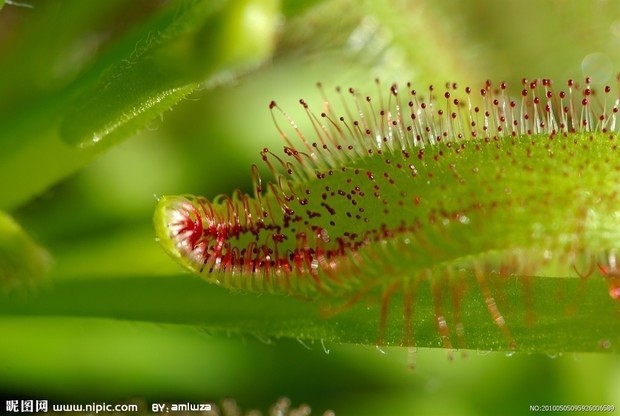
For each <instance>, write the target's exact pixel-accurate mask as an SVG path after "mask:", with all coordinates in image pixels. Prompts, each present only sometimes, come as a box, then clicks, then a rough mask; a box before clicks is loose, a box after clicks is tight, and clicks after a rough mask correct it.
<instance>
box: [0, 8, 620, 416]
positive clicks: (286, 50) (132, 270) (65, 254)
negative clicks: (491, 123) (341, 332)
mask: <svg viewBox="0 0 620 416" xmlns="http://www.w3.org/2000/svg"><path fill="white" fill-rule="evenodd" d="M23 1H24V2H26V0H23ZM28 3H29V4H30V5H32V6H33V7H32V8H24V7H18V6H14V5H8V4H7V5H4V7H3V8H2V9H1V10H0V63H1V65H0V125H1V126H2V128H1V129H0V130H2V131H0V194H2V195H0V203H1V205H0V209H4V210H6V211H7V212H8V213H9V214H11V216H12V217H13V218H14V219H15V220H16V221H17V223H19V224H20V225H21V227H22V228H23V229H24V230H25V232H27V233H28V234H29V235H30V236H31V237H32V239H33V240H35V241H36V242H37V243H38V244H39V245H41V246H42V247H45V248H46V249H47V250H48V251H49V253H50V255H51V257H52V258H53V262H52V265H51V276H50V277H49V278H48V279H47V280H46V281H45V282H43V283H41V284H36V283H32V284H30V285H29V286H28V287H27V288H25V289H24V288H21V289H18V290H4V291H3V295H2V296H3V297H4V298H3V300H2V301H1V302H4V303H6V302H7V301H6V300H4V299H14V298H16V297H17V298H19V299H20V301H22V302H23V304H25V305H26V307H25V308H23V309H21V310H20V311H19V312H15V311H12V310H11V309H10V308H4V309H2V310H1V311H0V312H1V313H2V315H0V391H2V398H14V397H34V398H49V399H54V400H59V401H63V402H76V401H81V400H86V401H90V400H104V399H105V400H108V402H109V401H111V400H117V401H120V400H124V399H131V398H136V397H137V398H145V399H146V400H172V401H176V400H179V401H181V400H192V401H215V402H217V401H219V400H221V399H223V398H225V397H233V398H235V399H236V400H237V402H238V403H239V404H240V405H241V406H242V407H243V408H244V409H249V408H258V409H263V410H264V409H267V407H268V406H269V405H270V404H271V403H274V402H275V401H276V399H277V398H278V397H281V396H288V397H290V398H291V400H292V402H293V404H295V405H298V404H300V403H303V402H306V403H309V404H310V405H311V406H312V408H313V410H314V411H315V412H317V414H321V412H323V411H324V410H326V409H332V410H334V411H336V413H337V414H351V415H374V414H461V415H478V414H506V415H509V414H515V415H516V414H525V413H528V412H529V405H531V404H613V405H615V406H616V407H617V408H620V359H619V358H618V357H617V356H614V355H596V354H564V355H558V356H555V355H554V356H547V355H521V354H515V355H512V356H509V357H508V356H505V355H504V354H501V353H490V354H483V353H477V352H475V351H470V352H468V356H467V358H461V356H460V355H459V354H457V356H456V359H455V360H454V361H452V362H450V361H448V360H447V358H446V353H445V352H444V351H442V350H419V351H418V352H417V368H416V370H415V372H413V373H410V372H408V371H407V351H406V350H404V349H398V348H389V349H386V351H385V353H381V352H379V351H378V350H376V349H374V348H370V347H360V346H349V345H336V344H330V343H327V344H326V345H324V346H323V345H321V344H320V343H315V344H304V343H302V342H297V341H295V340H287V339H263V338H259V337H256V336H253V335H247V336H240V335H238V334H229V333H226V331H225V330H223V331H203V330H201V329H200V328H196V327H191V326H184V325H169V324H153V323H147V322H139V321H127V320H122V319H121V320H115V319H113V316H112V317H111V318H112V319H94V318H90V317H84V316H80V312H79V311H77V312H76V313H75V314H74V315H71V314H68V315H69V316H58V315H50V316H42V315H41V313H40V312H37V313H34V312H32V313H29V309H28V305H29V304H32V305H36V302H37V296H39V295H40V294H45V293H47V292H48V291H50V290H51V288H53V287H54V285H58V284H62V282H73V281H79V280H82V281H86V282H88V281H89V280H92V281H97V280H105V279H124V278H127V277H132V276H148V277H149V278H152V279H157V278H162V279H165V278H167V277H170V276H175V275H177V274H180V269H179V267H178V266H177V265H176V264H175V263H174V262H173V261H171V260H170V259H169V258H168V257H167V256H166V255H165V254H164V253H163V252H162V251H161V250H160V248H159V247H158V245H157V244H156V242H155V241H154V235H153V229H152V224H151V217H152V213H153V208H154V205H155V196H157V195H165V194H179V193H195V194H200V195H205V196H208V197H214V196H215V195H217V194H221V193H225V194H230V193H231V191H232V190H234V189H237V188H238V189H241V190H244V191H246V192H251V177H250V166H251V164H253V163H257V164H258V161H259V159H260V157H259V151H260V150H261V149H262V148H263V147H265V146H269V147H272V148H276V149H277V148H278V147H279V146H280V145H281V142H280V140H281V139H280V138H279V136H278V134H277V131H276V129H275V128H274V126H273V122H272V120H271V116H270V114H269V110H268V103H269V102H270V100H272V99H275V100H277V102H278V103H279V105H280V106H281V107H282V108H284V109H285V110H286V111H287V112H288V113H289V114H291V116H292V117H293V118H294V119H295V120H298V121H300V124H301V125H302V127H301V129H302V131H303V120H305V116H304V115H303V113H302V112H301V108H300V106H299V104H298V103H297V102H298V100H299V99H300V98H304V99H306V101H308V102H309V103H310V104H311V105H314V106H315V108H317V107H318V106H319V105H320V103H321V101H320V98H319V97H320V96H319V94H318V91H317V90H316V88H315V84H316V82H317V81H321V82H322V83H323V85H324V86H325V87H326V89H327V90H328V91H331V90H332V88H333V87H335V86H337V85H339V86H343V87H349V86H356V87H361V88H364V87H366V88H367V89H368V88H374V86H373V85H372V83H373V80H374V78H375V77H380V78H381V79H382V80H384V81H385V82H386V83H387V82H393V81H396V82H401V83H402V82H406V81H411V82H412V83H413V84H414V85H419V86H420V88H424V87H425V86H426V85H427V84H429V83H435V84H438V85H443V84H444V83H445V82H446V81H457V82H459V84H461V85H465V84H467V85H472V86H478V85H480V84H481V83H482V82H484V80H486V79H487V78H489V79H492V80H495V81H497V82H499V81H501V80H507V81H508V82H509V84H510V83H512V86H513V87H514V88H516V89H517V90H518V89H519V85H520V84H519V83H520V80H521V78H524V77H526V78H529V79H532V78H537V77H546V78H553V79H557V80H565V79H567V78H575V79H580V78H582V77H584V76H586V75H590V76H592V77H593V82H594V83H601V84H605V83H614V82H615V80H614V77H615V74H616V73H617V72H618V71H619V70H620V54H619V53H618V51H619V50H620V3H619V2H615V1H579V0H573V1H570V0H563V1H559V0H554V1H551V0H548V1H547V0H533V1H502V2H497V1H493V0H484V1H476V2H462V1H457V0H441V1H439V0H434V1H431V0H424V1H406V0H388V1H385V2H381V3H379V2H372V1H361V2H360V1H352V0H326V1H321V2H311V1H294V0H283V1H282V2H280V3H279V2H277V1H267V0H264V1H261V0H254V1H250V0H245V1H233V0H230V1H228V2H227V1H203V2H200V1H194V2H187V3H185V4H184V5H183V6H181V3H182V2H179V3H175V2H168V1H163V0H158V1H155V0H136V1H132V2H127V1H121V0H105V1H98V2H83V1H80V0H66V1H51V0H50V1H43V0H29V1H28ZM1 4H2V1H0V5H1ZM184 8H185V9H184ZM210 8H212V9H213V10H214V11H213V12H211V11H205V12H204V16H202V15H201V14H200V13H196V10H203V9H204V10H210ZM184 10H189V12H188V13H189V14H190V15H191V16H198V17H196V22H193V21H191V19H185V17H184V19H185V20H187V21H189V23H187V25H186V26H184V25H183V24H177V23H174V22H175V20H174V19H175V18H176V17H178V16H185V15H183V11H184ZM248 10H250V12H248ZM253 10H254V12H253V13H254V14H252V11H253ZM240 16H241V18H240ZM248 16H249V17H248ZM201 19H202V20H201ZM257 19H258V20H257ZM185 20H183V21H185ZM170 22H172V23H170ZM152 45H155V46H152ZM160 45H163V46H160ZM188 51H189V52H188ZM144 54H147V55H148V59H142V56H144ZM136 62H137V64H136ZM143 78H144V79H145V80H146V81H144V83H143V84H142V83H141V82H142V81H141V80H142V79H143ZM116 80H121V81H119V84H118V85H116V84H114V83H115V82H116ZM110 85H112V86H111V87H110ZM134 85H137V87H136V88H135V91H134V90H132V88H131V87H132V86H134ZM160 86H161V90H160V89H159V88H160ZM195 87H196V90H195V91H194V92H192V93H191V94H189V95H187V91H189V90H191V89H193V88H195ZM115 88H116V89H115ZM183 88H187V91H185V90H183V91H182V92H183V94H179V95H178V96H175V95H174V94H175V92H173V93H170V95H166V94H164V93H162V92H161V91H179V90H182V89H183ZM110 91H112V92H110ZM371 91H372V89H371ZM142 92H144V94H145V95H143V96H141V95H140V94H141V93H142ZM147 93H148V94H151V95H148V94H147ZM106 94H109V95H106ZM115 94H117V95H115ZM136 96H137V97H138V98H136ZM154 96H156V97H158V99H160V101H157V100H154V102H155V104H153V105H151V106H150V107H149V106H148V105H146V104H144V103H147V102H149V103H150V101H149V99H150V98H152V97H154ZM166 97H173V98H174V99H171V101H169V102H168V101H166V99H167V98H166ZM117 99H118V102H119V108H116V107H115V106H114V105H112V104H114V103H115V100H117ZM106 100H107V101H106ZM132 100H137V102H138V103H139V104H140V105H143V104H144V105H143V106H142V107H140V106H138V107H136V103H135V102H134V101H132ZM159 103H163V104H161V105H159ZM173 104H176V105H175V106H174V107H173V108H172V111H167V109H168V108H169V107H172V105H173ZM149 105H150V104H149ZM136 108H137V109H136ZM126 114H134V115H136V114H137V115H136V116H135V118H134V119H130V120H129V121H127V122H125V119H123V117H124V116H125V115H126ZM119 120H121V121H123V123H125V124H122V125H121V124H120V121H119ZM117 121H118V123H117V124H118V125H121V127H120V128H117V129H116V130H114V129H112V130H111V131H113V133H111V134H109V135H108V136H105V135H103V136H102V137H103V139H102V140H101V141H100V142H97V143H91V142H90V139H91V138H92V137H94V135H95V134H99V132H101V131H107V130H105V129H106V128H108V127H109V126H110V125H112V124H114V123H116V122H117ZM110 123H112V124H110ZM115 126H116V125H115ZM138 130H140V131H139V132H138V133H137V134H133V133H134V131H138ZM84 137H87V139H84ZM125 138H128V140H126V141H123V139H125ZM65 148H69V149H70V150H65ZM76 149H77V150H76ZM261 169H262V166H261ZM34 256H35V257H36V256H37V255H36V254H34ZM33 261H43V263H45V260H44V259H43V260H41V258H39V257H37V258H36V259H35V260H33ZM25 273H26V272H25V271H23V270H19V269H18V270H17V271H16V274H17V275H20V274H25ZM187 279H192V278H191V277H187ZM144 296H145V297H148V296H149V294H148V290H147V291H145V293H144ZM239 301H240V302H242V301H243V298H242V297H241V298H239ZM179 302H183V299H179ZM135 304H136V305H139V304H140V299H136V300H135ZM127 307H128V308H131V307H132V305H128V306H127ZM136 307H137V306H136ZM166 307H167V305H166V304H165V303H163V304H162V305H161V308H162V310H165V309H166ZM34 309H35V308H34V307H33V309H32V310H34ZM112 315H113V314H112ZM326 350H328V351H329V353H327V352H326ZM1 403H2V402H0V407H1V406H2V404H1Z"/></svg>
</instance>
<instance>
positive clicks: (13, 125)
mask: <svg viewBox="0 0 620 416" xmlns="http://www.w3.org/2000/svg"><path fill="white" fill-rule="evenodd" d="M66 7H70V6H66ZM44 12H45V8H43V10H42V11H39V10H38V9H36V8H35V9H33V10H32V13H35V14H36V13H44ZM277 17H278V5H277V2H276V1H273V0H247V1H241V2H232V1H224V0H221V1H215V2H214V1H203V0H194V1H190V2H183V3H176V2H173V3H169V4H167V5H165V6H163V7H162V9H161V11H159V12H158V13H156V14H155V16H154V17H152V18H150V19H147V20H146V21H145V22H144V23H142V24H141V25H140V26H138V27H137V28H136V29H135V30H133V31H130V32H129V33H127V34H125V35H124V36H123V37H121V39H119V40H118V41H117V42H116V44H114V45H113V47H110V48H109V49H108V50H107V51H106V52H105V53H103V54H101V56H97V57H96V59H94V62H93V64H92V65H90V66H88V65H86V66H85V68H84V69H83V70H82V71H81V72H80V73H79V74H77V75H76V76H75V77H74V79H73V80H72V82H70V83H69V84H68V85H66V86H64V87H63V88H61V89H60V90H56V91H53V92H51V93H49V94H44V96H43V97H35V98H34V104H31V103H29V105H28V107H27V111H26V110H24V109H23V108H21V106H18V108H16V109H11V108H9V109H8V113H6V114H3V116H2V120H3V121H6V122H3V129H2V132H1V133H0V177H2V178H9V177H22V178H26V177H27V178H28V180H27V181H19V182H18V183H16V182H13V181H8V180H7V181H6V184H5V183H4V182H5V181H3V187H2V188H3V192H2V194H1V195H0V207H3V208H15V207H17V206H19V205H20V204H21V203H23V202H24V201H26V200H28V199H29V198H31V197H32V196H33V195H36V194H37V193H38V192H41V191H42V190H44V189H46V188H47V187H49V186H50V185H52V184H53V183H55V182H57V181H58V180H59V179H61V178H63V177H65V176H67V175H68V174H70V173H72V172H73V171H75V170H76V169H78V168H79V167H80V166H83V165H84V164H86V163H87V162H88V161H90V160H92V158H94V157H95V156H96V155H97V154H98V153H100V152H101V151H103V150H105V149H106V148H108V147H109V146H111V145H112V144H114V143H116V142H118V141H119V140H121V139H124V138H127V137H129V136H130V135H132V134H133V133H135V132H136V131H137V130H139V129H141V128H144V127H145V126H146V125H147V124H148V123H149V122H150V121H152V120H153V119H155V118H157V117H159V116H160V114H162V113H163V112H165V111H166V110H168V109H170V108H171V107H172V106H173V105H174V104H176V103H177V102H179V101H180V100H182V99H183V98H184V97H186V96H187V95H188V94H190V93H191V92H192V91H194V90H195V89H196V88H197V87H198V86H199V85H201V84H202V83H204V82H206V81H211V82H215V80H216V79H220V78H225V79H233V78H234V77H235V76H237V75H238V74H239V73H241V72H242V71H247V70H249V69H251V68H254V67H255V66H256V65H258V64H260V63H261V62H263V61H264V60H265V59H266V58H268V57H269V56H270V54H271V52H272V49H273V46H274V35H275V30H276V20H277ZM62 46H65V45H62ZM52 56H53V55H52ZM5 68H6V66H5ZM50 160H54V163H49V161H50ZM32 166H36V167H37V168H36V169H32Z"/></svg>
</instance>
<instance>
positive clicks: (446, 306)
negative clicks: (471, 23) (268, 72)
mask: <svg viewBox="0 0 620 416" xmlns="http://www.w3.org/2000/svg"><path fill="white" fill-rule="evenodd" d="M564 85H565V87H563V89H562V90H561V91H558V90H557V88H556V87H554V85H553V82H552V81H551V80H546V79H545V80H537V81H533V82H531V83H529V82H527V81H526V80H524V81H523V90H522V92H521V96H520V98H519V99H515V98H511V97H510V96H509V94H508V92H507V86H506V84H505V83H501V84H500V85H499V86H497V87H493V86H492V84H491V83H490V82H487V83H486V85H485V86H484V87H483V88H482V89H481V90H480V93H479V94H476V95H475V96H472V90H471V89H470V88H466V89H465V94H462V92H460V91H459V89H458V87H457V85H456V84H447V85H446V87H445V89H444V90H442V91H441V92H439V93H437V92H436V90H435V88H433V87H430V89H429V90H427V91H428V93H424V94H423V93H419V92H417V91H416V90H415V89H414V88H413V87H412V86H409V85H407V87H406V88H404V89H403V90H399V89H398V86H396V85H392V86H391V87H390V88H389V89H388V88H386V89H385V90H387V94H384V95H382V96H380V97H372V98H371V97H367V96H365V95H363V94H361V93H359V92H357V91H355V90H354V89H351V90H349V92H347V93H343V92H340V91H339V90H338V91H339V94H346V95H347V96H348V97H339V99H336V100H333V101H332V102H331V103H327V98H325V101H326V103H324V104H323V108H324V109H325V110H324V112H323V113H320V114H316V113H314V112H312V111H311V110H310V109H309V105H308V104H307V103H306V102H304V101H303V100H302V101H301V104H302V106H303V107H304V108H306V109H307V112H308V117H309V118H310V120H311V121H312V125H313V130H311V131H308V132H305V131H304V132H302V131H299V130H298V129H297V127H296V123H295V122H294V121H293V120H290V119H288V117H287V116H286V113H284V112H283V111H282V110H281V109H280V108H279V107H278V106H277V104H276V103H275V102H272V103H271V104H270V108H271V109H272V111H273V112H274V116H275V117H276V118H275V120H277V121H276V125H277V128H278V131H279V132H280V135H281V136H282V137H283V140H284V152H283V153H282V154H279V152H275V151H271V150H270V149H267V148H265V149H264V150H263V153H262V155H263V161H264V162H265V163H267V164H268V166H269V167H270V168H271V169H272V171H273V173H274V175H275V182H273V183H267V182H263V181H262V180H261V178H260V177H258V174H257V170H256V169H253V175H254V181H255V194H254V195H253V196H249V195H246V194H242V193H240V192H237V193H233V195H231V196H230V197H220V198H217V199H216V200H213V201H210V200H208V199H206V198H203V197H196V196H191V195H184V196H167V197H162V198H161V199H160V200H159V203H158V206H157V209H156V212H155V228H156V232H157V236H158V239H159V241H160V243H161V244H162V246H163V248H164V249H165V250H166V251H167V252H168V253H169V254H170V255H171V256H172V257H173V258H175V259H176V260H177V261H178V262H179V263H180V264H181V265H183V266H185V267H186V268H187V269H189V270H191V271H193V272H194V273H197V274H199V275H201V276H203V277H204V278H205V279H206V280H207V281H210V282H212V283H216V284H219V285H222V286H224V287H228V288H232V289H241V290H249V291H255V292H259V293H264V292H268V293H270V292H276V293H284V294H288V295H292V296H294V297H296V298H299V301H300V302H303V300H304V299H306V300H308V299H310V300H313V301H315V302H319V303H320V302H323V303H327V304H329V305H331V306H330V307H329V308H328V309H329V310H330V311H331V313H334V314H336V315H338V313H339V312H340V313H345V312H343V311H347V310H349V309H351V308H353V307H354V306H356V305H358V304H366V303H370V304H374V305H375V312H378V313H379V317H378V318H377V320H375V322H378V325H376V326H375V342H377V343H379V344H382V343H388V342H398V343H401V344H402V345H420V341H418V339H419V337H418V335H419V334H418V332H419V331H420V325H421V323H422V324H423V325H429V323H431V327H434V329H435V331H436V332H435V335H434V336H435V340H436V341H437V342H438V343H439V345H441V346H443V347H445V348H455V347H458V348H466V347H468V346H472V345H473V346H475V348H481V349H495V348H496V347H495V346H494V345H495V343H496V342H497V341H496V340H493V341H488V340H487V341H485V340H483V339H481V338H478V337H477V336H476V335H474V336H473V337H472V336H471V332H474V333H476V329H473V330H469V329H468V325H466V324H465V321H466V317H471V316H473V315H475V314H476V313H479V311H478V310H477V309H476V307H474V306H467V305H468V303H467V302H468V300H469V299H471V298H472V297H478V299H479V303H478V307H479V308H480V309H481V310H482V314H483V315H486V316H487V320H488V322H489V324H490V326H491V327H492V326H493V325H495V330H496V332H497V334H500V335H501V337H503V339H504V344H503V348H505V349H511V350H527V351H540V352H542V351H546V352H547V351H549V349H553V350H557V351H556V352H563V351H575V350H589V351H594V350H600V349H603V350H611V349H613V347H612V345H614V344H617V341H618V340H617V337H618V335H617V334H618V332H617V325H618V317H617V316H616V314H617V309H618V307H619V304H620V271H619V270H618V266H617V259H616V253H617V252H618V249H619V247H618V237H619V236H618V229H620V228H619V226H620V224H619V223H618V218H620V215H618V211H617V206H618V200H617V199H618V196H617V186H618V185H617V184H618V183H619V179H620V178H619V177H618V175H619V173H618V172H620V165H618V162H617V161H618V158H617V157H615V156H614V155H615V153H616V152H617V145H616V143H617V125H616V113H617V111H618V99H617V98H616V96H614V95H613V94H612V89H611V87H603V88H601V89H600V90H599V89H596V88H594V87H592V86H591V85H590V83H589V80H586V81H585V83H584V84H583V85H582V86H579V85H577V83H575V82H574V81H572V80H570V81H569V82H568V83H567V84H564ZM477 101H480V102H479V104H476V102H477ZM334 103H338V104H339V106H337V105H336V104H334ZM340 103H342V104H340ZM610 103H611V104H610ZM283 123H284V124H283ZM284 125H288V126H289V127H288V128H287V127H284ZM600 172H605V174H604V175H601V174H600ZM516 276H521V278H516ZM560 278H561V279H560ZM567 281H571V282H572V283H569V284H568V287H569V289H568V292H566V290H565V289H564V287H565V285H567V283H565V282H567ZM590 281H594V282H597V283H596V285H598V286H599V287H602V288H605V289H602V290H600V292H599V294H598V295H595V296H597V297H598V299H599V301H600V302H601V307H602V308H605V312H603V311H599V312H601V314H600V315H599V314H597V313H596V312H592V311H593V309H586V310H588V313H592V314H591V315H588V316H587V318H574V319H575V320H581V319H585V320H584V322H587V321H588V320H590V321H592V322H593V321H597V320H599V321H600V320H603V321H604V322H605V325H604V326H605V328H604V329H602V330H601V331H600V332H596V338H597V341H596V342H595V341H593V340H590V341H589V344H588V345H584V344H581V345H580V346H577V344H578V342H575V341H574V339H573V338H572V337H571V336H567V335H565V334H564V330H565V328H566V324H565V323H561V324H560V322H561V321H566V320H567V319H569V318H570V316H571V314H574V313H575V311H576V310H583V309H582V308H583V307H584V303H585V295H584V293H585V292H584V290H585V289H584V288H585V287H586V286H588V283H589V282H590ZM541 282H544V283H541ZM541 284H543V285H549V286H546V288H547V290H551V289H549V288H555V289H556V290H557V292H553V290H551V292H552V293H553V294H552V295H548V293H549V292H547V291H546V290H544V289H540V287H544V286H540V285H541ZM588 287H589V286H588ZM577 288H580V289H577ZM539 289H540V290H539ZM543 292H545V293H546V294H542V293H543ZM423 302H429V305H430V306H429V307H427V308H426V310H425V312H422V311H421V310H420V305H421V304H423ZM547 302H551V303H553V306H554V308H559V310H560V312H558V309H555V310H556V312H555V315H556V316H557V317H556V318H553V317H552V316H553V315H554V314H553V313H551V314H549V315H547V316H545V318H544V319H540V320H538V321H537V315H538V313H539V312H538V311H539V308H538V306H536V305H539V304H546V303H547ZM603 305H604V306H603ZM543 309H544V308H543ZM509 311H516V314H517V315H519V316H520V318H516V319H512V318H511V319H510V320H509V319H507V318H508V313H509ZM567 316H568V317H569V318H567ZM401 317H402V321H401ZM489 318H490V319H489ZM556 319H557V322H558V325H557V326H556V325H555V323H554V322H555V320H556ZM392 320H397V321H400V323H401V329H400V331H399V332H398V333H393V332H390V330H389V329H388V328H390V321H392ZM515 320H516V321H521V322H514V321H515ZM366 322H368V320H366ZM420 322H421V323H420ZM523 322H526V323H528V325H530V326H531V327H532V328H533V329H531V330H530V329H524V330H521V328H525V327H520V326H519V325H523ZM536 322H539V323H538V325H542V326H544V327H545V333H550V334H552V335H551V336H552V337H553V338H554V339H555V340H556V342H555V343H546V342H541V343H540V345H538V346H537V345H536V343H535V342H534V343H533V344H532V345H528V343H527V341H525V340H526V339H529V340H530V341H531V340H532V339H537V336H534V337H533V338H532V335H531V334H535V333H537V330H536V325H537V324H536ZM526 326H527V325H526ZM517 328H519V330H518V332H519V333H518V334H517V331H516V329H517ZM554 328H555V330H554ZM483 332H484V333H485V334H486V335H484V337H483V338H484V339H487V338H486V337H487V336H488V333H487V330H486V329H485V330H484V331H483ZM427 336H428V334H427ZM328 339H329V337H328ZM425 339H426V340H427V341H426V342H428V338H425ZM599 341H600V342H599ZM366 342H368V339H367V340H366ZM601 343H602V344H601ZM425 345H428V344H425ZM551 345H552V346H553V348H551ZM601 345H604V347H601Z"/></svg>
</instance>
